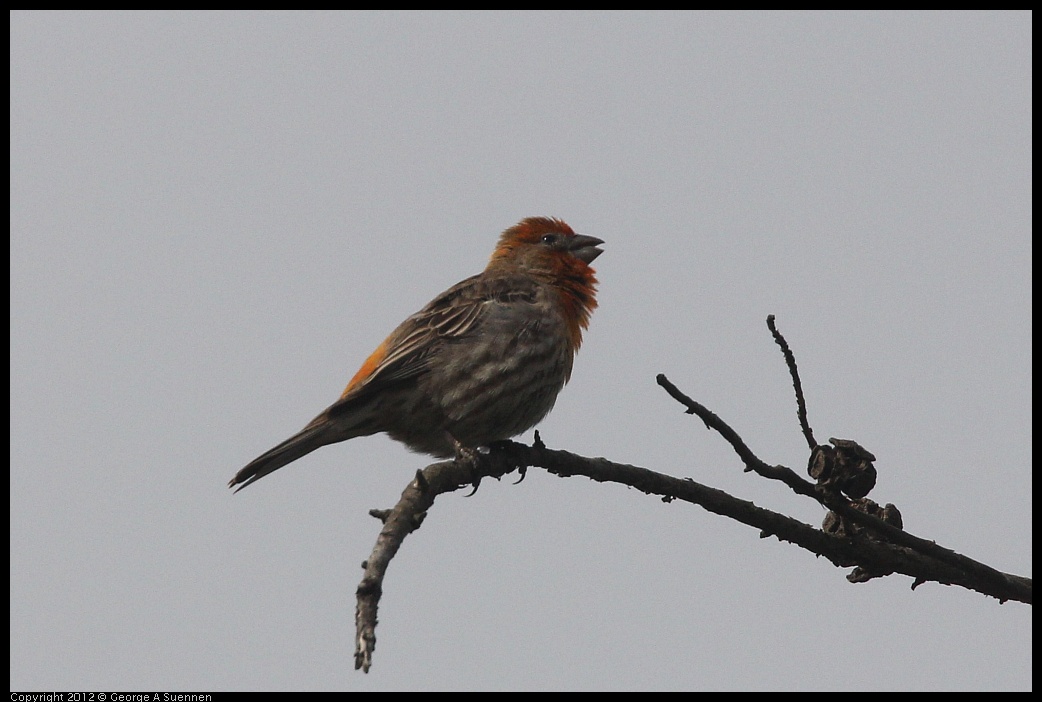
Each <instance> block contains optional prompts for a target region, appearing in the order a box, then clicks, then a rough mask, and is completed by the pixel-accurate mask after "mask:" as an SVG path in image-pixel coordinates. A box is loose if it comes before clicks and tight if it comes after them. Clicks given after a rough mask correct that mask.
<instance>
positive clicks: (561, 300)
mask: <svg viewBox="0 0 1042 702" xmlns="http://www.w3.org/2000/svg"><path fill="white" fill-rule="evenodd" d="M603 243H604V242H603V241H601V240H600V239H598V238H596V237H592V236H583V235H581V234H576V233H575V232H574V231H572V228H571V227H569V226H568V225H567V224H565V223H564V222H562V221H560V220H558V219H548V218H545V217H530V218H528V219H525V220H522V221H521V222H520V223H518V224H517V225H516V226H514V227H511V228H510V229H507V230H506V231H505V232H503V235H502V236H501V237H500V238H499V244H498V245H497V246H496V250H495V251H493V252H492V258H491V260H490V261H489V263H488V266H487V267H486V268H485V270H484V271H483V272H482V273H479V274H478V275H475V276H473V277H470V278H467V279H466V280H464V281H461V282H459V283H457V284H456V285H454V286H452V287H451V288H449V289H448V290H446V291H445V292H443V293H442V294H441V295H438V296H437V297H436V298H434V299H433V300H432V301H431V302H430V303H429V304H428V305H427V306H426V307H424V308H423V309H422V310H420V311H419V312H417V313H416V314H414V315H412V316H411V317H409V318H408V319H406V320H405V321H404V322H402V323H401V324H400V325H399V326H398V328H397V329H395V330H394V331H393V332H391V335H390V336H388V337H387V338H386V339H385V340H384V342H383V343H382V344H380V345H379V346H378V347H376V351H374V352H373V353H372V355H370V356H369V358H367V359H366V360H365V362H364V363H363V364H362V367H361V368H360V369H359V370H358V372H357V373H355V376H354V377H353V378H351V382H349V383H348V384H347V388H346V389H345V390H344V393H343V394H342V395H341V396H340V399H339V400H337V401H336V402H334V403H333V404H332V405H330V406H329V407H327V408H326V409H325V410H324V411H323V412H322V414H320V415H318V416H317V417H315V418H314V419H313V420H312V421H311V423H310V424H308V425H307V426H306V427H304V428H303V429H302V430H301V431H300V432H299V433H298V434H295V435H294V436H291V437H290V438H289V439H286V440H285V441H283V442H282V443H281V444H279V445H278V446H276V447H275V448H273V449H271V450H270V451H268V452H267V453H264V454H262V455H261V456H259V457H258V458H256V459H254V460H253V461H252V462H251V463H250V464H249V465H247V466H246V467H245V468H243V469H242V470H240V471H239V472H238V473H237V474H236V475H235V477H234V478H232V479H231V482H230V483H229V484H228V485H229V487H234V486H236V485H238V486H239V488H238V489H239V490H241V489H242V488H244V487H246V486H247V485H249V484H250V483H252V482H254V481H255V480H259V479H261V478H263V477H264V476H265V475H267V474H268V473H271V472H272V471H275V470H278V469H279V468H281V467H282V466H284V465H286V464H288V463H292V462H293V461H295V460H297V459H298V458H301V457H302V456H305V455H307V454H309V453H311V452H312V451H314V450H315V449H317V448H319V447H321V446H325V445H326V444H333V443H336V442H338V441H346V440H347V439H353V438H355V437H356V436H369V435H370V434H376V433H379V432H387V433H388V434H389V435H390V436H391V438H393V439H396V440H398V441H401V442H402V443H404V444H405V445H406V446H408V447H409V448H410V449H412V450H413V451H419V452H422V453H428V454H431V455H433V456H437V457H441V458H444V457H449V456H452V455H454V454H455V453H457V451H458V449H460V448H477V447H478V446H487V445H488V444H489V443H491V442H494V441H500V440H503V439H509V438H510V437H513V436H516V435H518V434H520V433H521V432H523V431H525V430H526V429H528V428H530V427H532V426H534V425H535V424H537V423H538V422H539V421H540V420H541V419H542V418H543V417H545V416H546V415H547V413H549V412H550V410H551V408H553V406H554V402H555V401H556V399H557V393H559V392H560V391H561V388H562V387H564V384H565V383H566V382H568V378H569V377H570V376H571V373H572V360H573V358H574V356H575V352H576V351H577V350H578V348H579V344H580V343H581V342H582V332H583V329H585V328H586V326H587V324H588V323H589V319H590V313H591V312H592V311H593V309H594V308H595V307H596V306H597V301H596V299H595V298H594V295H595V293H596V285H597V279H596V278H595V277H594V271H593V269H592V268H590V266H589V264H590V263H591V262H592V261H593V260H594V259H595V258H597V256H599V255H600V254H601V253H602V252H601V249H599V248H597V245H598V244H603Z"/></svg>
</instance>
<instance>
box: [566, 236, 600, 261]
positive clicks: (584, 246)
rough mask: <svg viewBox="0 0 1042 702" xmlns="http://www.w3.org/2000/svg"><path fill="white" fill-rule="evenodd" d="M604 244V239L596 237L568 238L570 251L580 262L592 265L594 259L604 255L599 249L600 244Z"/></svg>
mask: <svg viewBox="0 0 1042 702" xmlns="http://www.w3.org/2000/svg"><path fill="white" fill-rule="evenodd" d="M603 243H604V240H603V239H598V238H597V237H595V236H586V235H585V234H576V235H575V236H573V237H569V238H568V251H569V252H570V253H571V254H572V255H573V256H575V257H576V258H577V259H579V260H580V261H583V262H585V263H592V262H593V259H595V258H597V257H598V256H600V255H601V254H602V253H604V251H602V250H601V249H598V248H597V245H598V244H603Z"/></svg>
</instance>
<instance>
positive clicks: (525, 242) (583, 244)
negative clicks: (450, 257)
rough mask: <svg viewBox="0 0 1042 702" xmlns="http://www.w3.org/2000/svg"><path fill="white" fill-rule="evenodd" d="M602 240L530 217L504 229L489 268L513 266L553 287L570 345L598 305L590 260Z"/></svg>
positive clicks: (554, 221)
mask: <svg viewBox="0 0 1042 702" xmlns="http://www.w3.org/2000/svg"><path fill="white" fill-rule="evenodd" d="M603 243H604V241H603V240H601V239H598V238H597V237H594V236H586V235H584V234H576V233H575V232H574V231H573V230H572V228H571V227H569V226H568V225H567V224H565V223H564V222H563V221H561V220H559V219H553V218H550V217H529V218H527V219H523V220H521V221H520V222H518V223H517V224H516V225H514V226H513V227H511V228H510V229H507V230H506V231H505V232H503V235H502V236H500V237H499V244H498V245H497V246H496V250H495V251H494V252H493V253H492V259H491V260H490V261H489V264H488V269H487V270H489V271H496V270H505V271H510V270H513V271H518V272H524V273H526V274H529V275H533V276H535V277H537V278H539V279H541V280H544V281H546V282H548V283H550V284H551V285H553V286H554V287H556V288H557V289H558V291H559V292H560V293H561V302H562V304H563V305H564V307H565V309H566V310H567V314H568V318H569V322H570V327H571V332H572V342H573V345H574V348H578V347H579V344H580V343H581V340H582V330H583V329H585V328H586V326H587V325H588V324H589V319H590V313H591V312H593V310H594V308H595V307H597V300H596V293H597V277H596V275H595V272H594V270H593V269H592V268H590V263H592V262H593V260H594V259H595V258H597V257H598V256H600V255H601V254H602V253H603V251H602V250H601V249H599V248H597V247H598V246H599V245H600V244H603Z"/></svg>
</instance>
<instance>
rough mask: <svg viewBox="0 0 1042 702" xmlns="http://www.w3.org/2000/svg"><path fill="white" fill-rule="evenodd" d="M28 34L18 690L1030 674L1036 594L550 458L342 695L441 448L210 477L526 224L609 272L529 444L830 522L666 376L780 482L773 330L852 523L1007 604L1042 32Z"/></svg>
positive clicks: (326, 456) (1027, 416)
mask: <svg viewBox="0 0 1042 702" xmlns="http://www.w3.org/2000/svg"><path fill="white" fill-rule="evenodd" d="M11 19H12V29H11V38H12V42H11V300H12V302H11V685H12V689H35V690H45V689H57V690H95V691H117V690H128V689H134V690H140V689H147V690H151V689H180V690H238V689H255V690H262V689H313V690H336V689H345V690H382V689H463V690H467V689H530V690H534V689H555V688H564V689H724V690H727V689H747V688H751V689H802V690H814V689H856V690H862V689H874V690H883V689H905V688H911V689H950V690H964V689H989V690H990V689H1029V688H1030V687H1031V673H1032V669H1031V648H1032V646H1031V644H1032V638H1031V623H1032V622H1031V609H1030V607H1028V606H1026V605H1022V604H1017V603H1007V604H1005V605H999V604H998V603H997V602H996V601H994V600H990V599H986V598H985V597H983V596H981V595H979V594H976V593H972V592H968V591H966V590H963V589H961V588H954V587H944V586H941V585H937V584H934V583H930V584H926V585H923V586H922V587H920V588H918V589H917V590H915V591H914V592H913V591H912V590H911V589H910V588H909V586H910V584H911V581H910V579H908V578H905V577H890V578H887V579H884V580H876V581H872V582H870V583H868V584H862V585H851V584H849V583H848V582H847V581H846V580H845V579H844V575H845V574H846V571H842V570H837V569H835V568H834V567H832V566H831V565H830V564H829V563H827V562H826V561H825V560H824V559H815V558H814V557H813V556H811V555H810V554H808V553H807V552H805V551H802V550H799V549H797V548H795V547H793V546H791V545H787V544H781V543H779V542H778V541H777V540H775V539H763V540H761V539H760V538H758V533H757V532H756V531H755V530H753V529H750V528H748V527H745V526H742V525H739V524H736V523H734V522H731V521H728V520H725V519H723V518H720V517H717V516H714V515H711V514H709V513H707V512H705V511H704V510H702V509H701V508H698V507H694V506H691V505H685V504H680V503H673V504H669V505H667V504H663V503H662V502H661V501H660V500H658V499H656V498H654V497H648V496H645V495H643V494H641V493H639V492H637V491H635V490H627V489H625V488H622V487H620V486H616V485H602V484H595V483H593V482H591V481H588V480H586V479H582V478H573V479H568V480H562V479H559V478H556V477H552V476H549V475H547V474H545V473H542V472H540V471H538V470H534V471H531V472H530V474H529V476H528V478H527V480H526V481H525V482H524V483H522V484H521V485H517V486H514V485H511V484H510V481H503V482H501V483H496V482H494V481H486V482H485V483H483V484H482V486H481V489H480V491H479V492H478V493H477V495H475V496H474V497H471V498H464V497H463V493H458V494H453V495H449V496H445V497H443V498H440V499H439V500H438V502H437V504H436V505H435V507H434V509H433V510H432V511H431V513H430V515H429V516H428V518H427V520H426V522H425V523H424V525H423V528H422V529H421V530H420V531H419V532H417V533H415V534H414V535H413V536H412V537H411V538H409V539H408V540H407V541H406V544H405V546H404V548H403V549H402V550H401V552H400V553H399V554H398V556H397V558H396V559H395V560H394V561H393V562H392V565H391V569H390V571H389V573H388V579H387V581H386V583H385V590H384V597H383V601H382V606H381V609H380V625H379V628H378V629H377V637H378V642H377V648H376V655H375V661H374V667H373V670H372V672H371V673H370V674H369V675H368V676H364V675H362V674H361V673H359V672H356V671H354V670H353V668H352V653H353V650H354V642H353V638H354V606H355V603H354V590H355V587H356V586H357V584H358V581H359V579H360V577H361V570H360V568H359V564H360V562H361V561H362V560H363V559H364V558H365V557H366V556H368V554H369V552H370V549H371V548H372V545H373V543H374V540H375V537H376V534H377V533H378V530H379V524H378V522H376V520H374V519H373V518H372V517H369V516H368V515H367V511H368V510H369V509H371V508H386V507H390V506H391V505H392V504H393V503H394V502H395V500H396V499H397V497H398V495H399V494H400V492H401V490H402V489H403V488H404V486H405V485H406V483H407V482H408V480H409V479H410V477H411V476H412V475H413V473H414V471H415V470H416V469H417V468H419V467H422V466H424V465H426V464H427V462H428V461H427V460H426V459H425V457H422V456H418V455H415V454H410V453H409V452H407V451H406V450H405V449H404V448H403V447H401V446H400V445H398V444H396V443H394V442H392V441H390V440H389V439H387V438H386V437H382V436H379V437H371V438H365V439H357V440H354V441H351V442H348V443H344V444H339V445H336V446H331V447H327V448H324V449H322V450H321V451H319V452H317V453H315V454H312V455H311V456H308V457H307V458H305V459H303V460H301V461H299V462H297V463H295V464H292V465H291V466H289V467H287V468H284V469H282V470H281V471H279V472H278V473H275V474H273V475H272V476H270V477H268V478H265V479H264V480H263V481H261V482H259V483H257V484H256V485H254V486H251V487H250V488H249V489H248V490H246V491H244V492H242V493H240V494H238V495H234V496H233V495H232V494H231V492H230V491H228V490H227V489H226V488H225V484H226V483H227V481H228V479H229V478H230V477H231V476H232V475H233V474H234V473H235V472H236V471H237V470H238V469H239V468H240V467H242V466H243V465H244V464H245V463H247V462H248V461H249V460H251V459H252V458H254V457H255V456H256V455H258V454H259V453H261V452H262V451H264V450H266V449H268V448H270V447H271V446H273V445H274V444H276V443H278V442H279V441H281V440H282V439H284V438H286V437H288V436H289V435H290V434H292V433H294V432H296V431H297V430H298V429H300V428H301V427H302V426H303V425H304V424H305V423H306V422H307V421H308V420H310V419H311V417H313V416H314V415H315V414H316V413H317V412H318V411H320V410H321V409H322V408H324V407H325V406H326V405H328V404H329V403H330V402H331V401H332V400H334V399H335V398H336V397H337V395H338V394H339V392H340V391H341V390H342V388H343V386H344V385H345V384H346V383H347V380H348V379H349V378H350V377H351V375H352V374H353V373H354V372H355V370H356V369H357V367H358V366H359V365H360V364H361V362H362V360H363V359H364V358H365V357H366V355H367V354H368V353H369V352H370V351H371V350H372V349H373V347H375V345H376V344H377V343H379V341H380V340H381V339H383V337H384V336H385V335H386V334H387V333H388V332H389V331H390V330H391V329H392V328H393V327H394V326H395V325H396V324H397V323H398V322H399V321H400V320H401V319H402V318H404V317H405V316H406V315H408V314H410V313H411V312H413V311H415V310H416V309H418V308H419V307H420V306H422V305H423V304H425V303H426V302H427V301H428V300H429V299H430V298H432V297H433V296H434V295H435V294H437V293H438V292H440V291H441V290H443V289H445V288H447V287H448V286H449V285H451V284H453V283H455V282H456V281H458V280H459V279H461V278H463V277H465V276H467V275H471V274H473V273H476V272H478V271H479V270H480V269H481V268H482V267H483V266H484V264H485V262H486V260H487V258H488V255H489V253H490V252H491V250H492V246H493V244H494V242H495V238H496V236H497V235H498V234H499V232H501V231H502V230H503V229H505V228H506V227H508V226H510V225H512V224H514V223H515V222H517V221H518V220H519V219H521V218H522V217H525V216H530V215H549V216H556V217H561V218H563V219H565V220H566V221H567V222H569V223H570V224H571V225H572V226H573V227H574V228H575V229H576V230H577V231H579V232H582V233H586V234H592V235H595V236H598V237H601V238H602V239H604V240H605V241H606V242H607V244H606V246H605V250H606V251H605V254H604V255H603V256H601V257H600V259H598V261H597V263H596V268H597V270H598V273H599V277H600V279H601V294H600V304H601V307H600V309H598V310H597V312H596V313H595V314H594V316H593V320H592V325H591V328H590V331H589V333H588V335H587V336H586V341H585V345H584V346H583V348H582V351H581V352H580V354H579V356H578V358H577V360H576V367H575V373H574V375H573V378H572V382H571V384H570V385H569V386H568V387H567V388H566V389H565V391H564V392H563V393H562V395H561V397H560V399H559V401H558V403H557V407H556V409H555V410H554V412H553V413H552V414H551V415H550V417H549V418H547V419H546V420H545V421H544V422H543V423H542V424H541V426H540V431H541V434H542V436H543V438H544V440H545V441H546V443H547V444H548V445H549V446H551V447H553V448H561V449H567V450H570V451H574V452H577V453H580V454H584V455H594V456H606V457H608V458H611V459H613V460H617V461H622V462H628V463H636V464H639V465H643V466H646V467H648V468H650V469H653V470H657V471H661V472H665V473H669V474H671V475H677V476H686V477H690V478H692V479H694V480H697V481H699V482H702V483H706V484H709V485H712V486H715V487H719V488H721V489H724V490H727V491H728V492H731V493H732V494H735V495H737V496H740V497H742V498H743V499H749V500H752V501H754V502H756V504H758V505H761V506H764V507H768V508H771V509H775V510H779V511H783V512H786V513H789V514H791V515H793V516H796V517H798V518H800V519H802V520H803V521H806V522H809V523H813V524H820V521H821V519H822V517H823V516H824V515H823V511H822V510H821V509H820V508H819V507H818V506H817V505H815V504H812V503H810V502H809V501H807V500H806V499H801V498H798V497H796V496H794V495H792V494H790V493H788V492H787V491H786V490H785V489H784V488H782V487H781V486H780V485H778V484H775V483H770V482H767V481H764V480H763V479H760V478H757V477H755V476H753V475H751V474H748V473H743V472H742V470H741V466H740V464H739V463H738V460H737V458H736V457H735V455H734V453H733V452H732V451H731V450H730V448H729V447H728V446H727V445H726V444H725V443H724V442H723V441H722V440H721V438H720V437H719V436H717V435H716V434H714V433H710V432H708V431H706V430H705V428H704V427H703V426H702V424H701V423H700V422H699V421H698V420H696V419H693V418H692V417H690V416H687V415H684V414H683V411H682V408H681V407H680V406H679V405H677V404H676V403H675V402H673V401H672V400H671V399H670V398H669V397H668V396H666V394H665V393H664V392H663V391H662V390H661V389H659V388H658V387H657V386H656V385H655V381H654V378H655V374H656V373H660V372H662V373H666V374H667V375H668V376H669V377H670V379H671V380H673V382H675V383H676V384H678V385H679V386H680V387H681V388H682V389H683V390H685V391H686V392H687V393H688V394H690V395H691V396H692V397H694V398H696V399H698V400H699V401H700V402H702V403H704V404H705V405H707V406H708V407H710V408H711V409H713V410H714V411H716V412H717V413H718V414H720V416H721V417H723V418H724V419H725V420H726V421H728V422H729V423H730V424H731V425H732V426H733V427H734V428H735V429H736V430H737V431H739V432H740V433H741V434H742V435H743V436H744V437H745V439H746V440H747V442H748V443H749V445H750V446H751V447H752V448H753V449H754V450H755V451H757V452H758V453H759V455H760V456H761V457H762V458H763V459H765V460H766V461H768V462H770V463H783V464H786V465H789V466H791V467H793V468H796V469H798V470H802V466H804V465H805V462H806V446H805V444H804V443H803V438H802V436H801V434H800V431H799V428H798V426H797V423H796V417H795V404H794V401H793V397H792V391H791V385H790V381H789V378H788V375H787V373H786V370H785V366H784V363H783V361H782V358H781V355H780V354H779V353H778V351H777V348H776V347H775V345H774V343H773V342H772V340H771V338H770V335H769V333H768V331H767V329H766V327H765V324H764V319H765V318H766V316H767V315H768V314H771V313H773V314H775V315H777V318H778V324H779V326H780V328H781V330H782V331H783V333H784V334H785V335H786V336H787V338H788V340H789V342H790V344H791V345H792V347H793V349H794V351H795V353H796V354H797V359H798V361H799V363H800V369H801V373H802V377H803V382H804V387H805V390H806V393H807V400H808V404H809V409H810V419H811V425H812V426H813V428H814V430H815V432H816V433H817V435H818V437H819V439H820V440H825V439H827V438H828V437H830V436H834V437H844V438H852V439H856V440H858V441H859V442H860V443H862V444H863V445H864V446H865V447H867V448H868V449H869V450H871V451H872V452H873V453H874V454H875V455H876V456H877V457H878V461H877V467H878V468H879V471H880V477H879V481H878V485H877V487H876V490H875V491H874V492H873V493H872V495H871V496H872V497H873V498H875V499H876V500H877V501H879V502H880V503H884V502H893V503H895V504H897V505H898V506H899V507H900V508H901V510H902V512H903V514H904V521H905V525H906V528H908V529H909V530H910V531H911V532H913V533H915V534H917V535H919V536H922V537H925V538H929V539H935V540H936V541H938V542H939V543H941V544H943V545H945V546H947V547H950V548H953V549H955V550H957V551H959V552H961V553H963V554H965V555H968V556H970V557H973V558H976V559H978V560H981V561H983V562H985V563H987V564H989V565H991V566H994V567H996V568H999V569H1001V570H1004V571H1007V572H1013V573H1017V574H1020V575H1031V571H1032V568H1031V547H1032V543H1031V526H1032V511H1031V488H1032V478H1031V462H1032V452H1031V411H1032V403H1031V370H1030V368H1031V302H1030V298H1031V263H1030V260H1031V253H1032V252H1031V224H1032V223H1031V150H1032V142H1031V117H1032V114H1031V97H1032V96H1031V88H1030V85H1031V68H1030V65H1031V40H1032V35H1031V16H1030V14H1025V13H958V14H942V13H931V14H890V13H882V14H860V13H839V14H836V13H811V14H802V13H801V14H773V13H764V14H761V13H654V14H652V13H608V14H571V13H525V14H514V13H496V14H481V13H461V14H454V13H442V14H414V13H405V14H398V13H367V14H356V13H289V14H284V13H173V14H168V13H147V14H143V13H105V14H98V13H56V12H46V13H44V12H21V11H20V12H15V13H13V14H12V16H11ZM521 439H522V440H525V441H530V440H531V432H529V433H527V434H525V435H523V436H522V437H521Z"/></svg>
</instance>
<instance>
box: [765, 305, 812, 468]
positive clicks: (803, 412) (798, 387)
mask: <svg viewBox="0 0 1042 702" xmlns="http://www.w3.org/2000/svg"><path fill="white" fill-rule="evenodd" d="M767 328H768V329H770V330H771V334H773V335H774V340H775V341H776V342H777V343H778V346H780V347H781V350H782V355H784V356H785V364H786V365H787V366H788V367H789V375H791V376H792V387H793V389H794V390H795V391H796V416H797V417H798V418H799V420H800V428H801V429H803V436H805V437H806V439H807V445H808V446H809V447H810V448H811V449H813V448H814V447H815V446H817V445H818V442H817V441H815V440H814V432H813V431H812V430H811V428H810V424H809V423H808V422H807V402H806V401H805V400H804V399H803V384H802V383H800V372H799V371H798V370H797V369H796V357H795V356H794V355H793V354H792V350H791V349H790V348H789V343H788V342H787V341H785V337H784V336H782V335H781V332H780V331H778V328H777V327H776V326H775V325H774V315H773V314H769V315H767Z"/></svg>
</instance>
